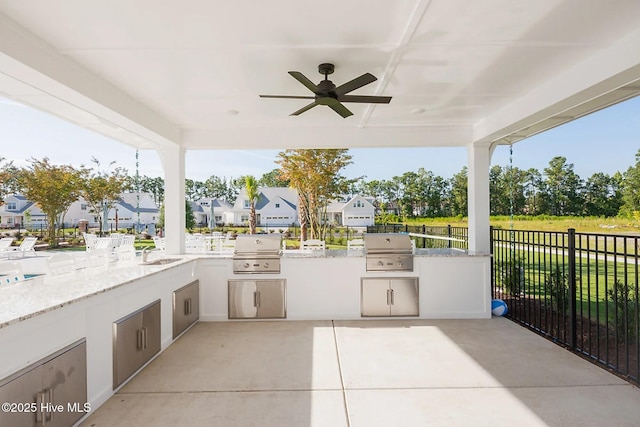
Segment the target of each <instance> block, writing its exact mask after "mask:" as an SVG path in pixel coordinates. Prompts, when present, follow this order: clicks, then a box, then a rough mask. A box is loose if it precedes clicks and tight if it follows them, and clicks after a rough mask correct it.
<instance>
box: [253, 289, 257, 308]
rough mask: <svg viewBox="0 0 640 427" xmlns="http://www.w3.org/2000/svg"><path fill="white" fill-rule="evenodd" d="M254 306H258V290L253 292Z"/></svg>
mask: <svg viewBox="0 0 640 427" xmlns="http://www.w3.org/2000/svg"><path fill="white" fill-rule="evenodd" d="M253 306H254V307H257V306H258V292H254V293H253Z"/></svg>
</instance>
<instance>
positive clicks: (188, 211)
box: [184, 200, 196, 230]
mask: <svg viewBox="0 0 640 427" xmlns="http://www.w3.org/2000/svg"><path fill="white" fill-rule="evenodd" d="M184 225H185V227H186V228H187V230H192V229H193V227H195V226H196V217H195V215H194V214H193V208H192V207H191V203H189V201H188V200H185V202H184Z"/></svg>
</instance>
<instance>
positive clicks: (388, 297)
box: [387, 289, 391, 305]
mask: <svg viewBox="0 0 640 427" xmlns="http://www.w3.org/2000/svg"><path fill="white" fill-rule="evenodd" d="M387 305H391V289H387Z"/></svg>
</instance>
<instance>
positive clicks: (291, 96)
mask: <svg viewBox="0 0 640 427" xmlns="http://www.w3.org/2000/svg"><path fill="white" fill-rule="evenodd" d="M260 98H286V99H316V97H315V96H293V95H260Z"/></svg>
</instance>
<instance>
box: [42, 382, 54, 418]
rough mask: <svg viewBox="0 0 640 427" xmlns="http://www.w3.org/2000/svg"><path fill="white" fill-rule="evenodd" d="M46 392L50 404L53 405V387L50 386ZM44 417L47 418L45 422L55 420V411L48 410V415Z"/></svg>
mask: <svg viewBox="0 0 640 427" xmlns="http://www.w3.org/2000/svg"><path fill="white" fill-rule="evenodd" d="M44 392H45V393H47V398H48V399H49V405H53V388H48V389H46V390H45V391H44ZM44 419H45V422H47V421H53V412H51V411H47V416H46V417H45V418H44Z"/></svg>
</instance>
